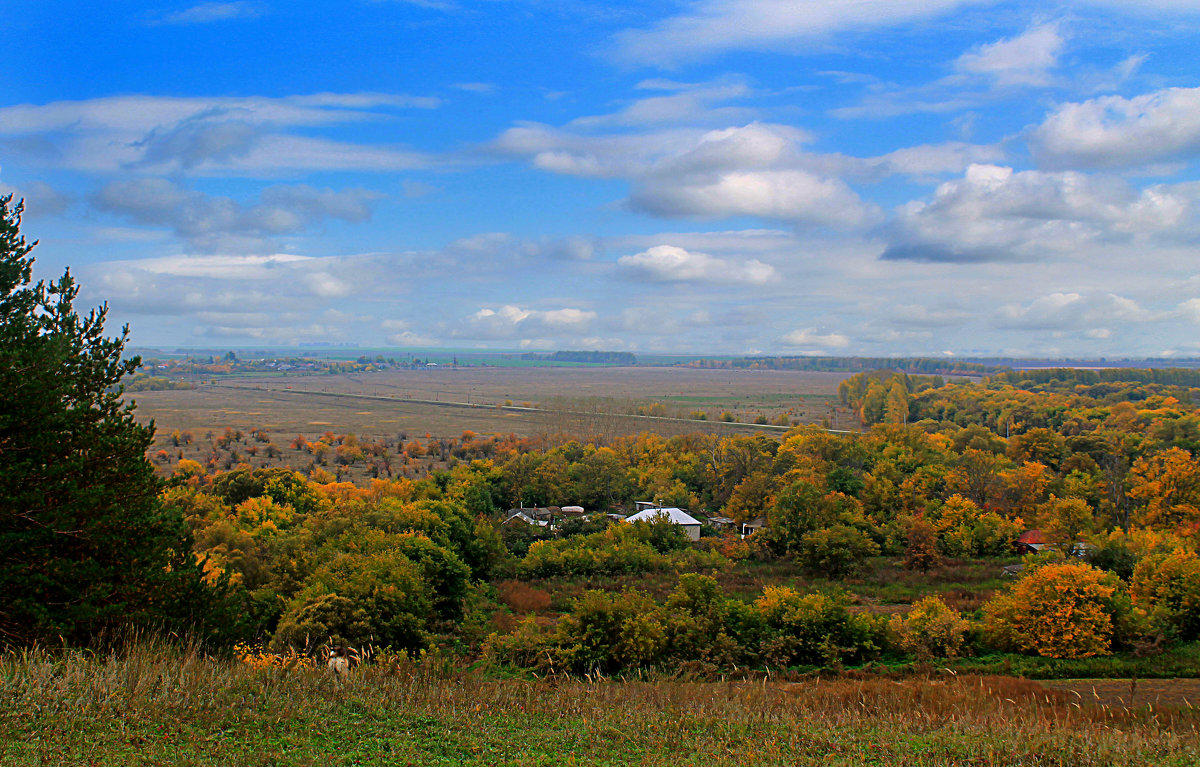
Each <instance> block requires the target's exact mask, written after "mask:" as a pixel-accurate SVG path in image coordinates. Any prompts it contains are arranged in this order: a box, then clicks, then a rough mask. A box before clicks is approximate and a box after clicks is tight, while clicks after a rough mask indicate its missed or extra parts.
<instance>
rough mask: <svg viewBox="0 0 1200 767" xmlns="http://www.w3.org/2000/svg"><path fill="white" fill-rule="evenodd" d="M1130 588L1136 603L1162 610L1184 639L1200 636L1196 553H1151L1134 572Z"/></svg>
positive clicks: (1199, 566)
mask: <svg viewBox="0 0 1200 767" xmlns="http://www.w3.org/2000/svg"><path fill="white" fill-rule="evenodd" d="M1130 591H1131V593H1132V596H1133V600H1134V603H1135V604H1138V605H1139V606H1143V607H1153V608H1157V609H1159V610H1162V611H1163V612H1164V613H1165V616H1164V617H1165V618H1166V620H1167V621H1168V622H1169V623H1170V624H1171V626H1173V627H1174V628H1175V629H1176V630H1177V631H1178V632H1179V635H1180V638H1181V639H1184V640H1192V639H1196V638H1198V637H1200V557H1197V556H1196V554H1195V553H1193V552H1191V551H1188V550H1186V549H1177V550H1176V551H1173V552H1171V553H1170V554H1151V555H1150V556H1148V557H1146V558H1145V559H1143V560H1142V561H1141V562H1139V563H1138V566H1137V568H1136V569H1135V570H1134V571H1133V582H1132V584H1131V587H1130Z"/></svg>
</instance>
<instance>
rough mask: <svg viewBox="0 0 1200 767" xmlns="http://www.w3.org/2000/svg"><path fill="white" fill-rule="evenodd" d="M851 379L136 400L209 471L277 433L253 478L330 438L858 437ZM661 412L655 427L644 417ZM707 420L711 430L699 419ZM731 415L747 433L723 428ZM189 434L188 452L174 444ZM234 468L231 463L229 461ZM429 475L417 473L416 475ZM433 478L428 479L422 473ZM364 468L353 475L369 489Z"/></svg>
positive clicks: (421, 384)
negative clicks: (227, 450)
mask: <svg viewBox="0 0 1200 767" xmlns="http://www.w3.org/2000/svg"><path fill="white" fill-rule="evenodd" d="M844 377H845V376H844V375H843V374H841V373H811V372H797V371H771V370H694V369H688V368H611V367H610V368H578V367H567V368H492V367H488V368H458V369H453V368H450V367H446V368H437V369H429V370H391V371H384V372H378V373H365V374H355V375H319V376H317V375H278V376H274V375H273V376H246V377H238V378H236V379H216V382H215V383H210V384H204V385H201V386H200V387H199V388H197V389H194V390H172V391H143V392H137V393H136V394H133V395H131V397H132V398H133V399H134V400H135V401H136V402H137V405H138V409H137V415H138V418H139V419H141V420H143V421H149V420H151V419H153V420H154V422H155V424H156V426H157V429H158V437H157V440H156V443H155V446H154V450H155V451H157V450H158V449H166V450H167V451H168V454H169V455H168V459H167V460H166V461H164V462H163V464H164V465H165V464H174V463H176V462H177V461H178V460H179V458H181V457H183V458H189V459H192V460H197V461H200V462H201V463H204V462H205V460H206V458H207V457H208V456H209V455H210V454H211V452H212V447H211V441H212V437H211V436H207V435H210V434H219V433H220V432H222V431H223V430H224V429H225V428H227V427H228V428H233V429H238V430H242V431H249V430H250V429H252V428H259V429H264V430H266V431H268V432H269V433H270V434H271V435H272V440H273V442H274V443H275V445H276V446H277V448H278V450H279V452H280V455H279V456H278V457H276V458H273V459H268V458H267V457H266V456H265V455H263V456H247V455H245V453H244V451H243V453H242V454H241V455H239V456H238V459H239V460H244V461H247V462H249V463H250V464H251V465H253V466H256V467H257V466H267V465H272V466H275V465H285V466H292V467H294V468H304V467H305V466H307V465H308V464H309V463H310V462H311V456H310V455H308V453H305V452H300V451H295V450H291V449H289V448H288V447H287V443H288V442H289V441H290V440H291V439H292V438H293V437H295V436H296V435H304V436H305V437H307V438H309V439H315V438H316V437H318V436H319V435H321V434H323V433H325V432H326V431H332V432H334V433H337V434H345V433H351V434H356V435H359V436H360V437H365V438H368V439H370V440H378V441H390V442H396V441H407V440H412V439H422V440H424V439H429V438H432V439H450V438H458V437H459V436H461V435H462V433H463V432H464V431H467V430H470V431H473V432H475V433H478V434H510V433H511V434H516V435H518V436H525V437H529V436H544V437H547V438H558V437H562V436H568V437H578V438H598V439H600V440H607V439H612V438H615V437H617V436H621V435H625V434H636V433H639V432H643V431H651V432H656V433H659V434H663V435H665V436H671V435H675V434H684V433H693V432H697V431H700V432H709V433H715V434H725V435H728V434H738V433H743V434H744V433H752V432H756V431H764V430H765V431H768V432H770V433H779V432H780V431H782V428H781V427H773V428H770V427H768V428H766V429H764V428H763V427H761V426H755V425H753V424H752V423H750V422H751V421H753V420H754V419H755V418H757V417H759V416H762V417H764V418H766V419H768V420H774V419H777V418H779V417H781V416H782V417H784V418H786V420H787V422H788V423H789V424H790V423H828V424H829V425H831V426H833V427H835V428H836V427H850V426H852V418H851V416H850V415H849V414H847V413H845V412H844V410H843V409H838V408H835V404H836V397H837V385H838V383H839V382H840V381H841V380H842V379H843V378H844ZM639 408H641V409H642V412H643V413H644V412H653V413H655V414H657V417H655V416H651V417H646V416H644V415H638V411H639ZM647 409H650V410H649V411H648V410H647ZM697 411H702V412H704V413H706V415H707V416H708V418H707V420H695V419H694V418H691V417H690V416H691V415H692V414H693V413H695V412H697ZM723 412H728V413H730V414H731V415H733V417H735V418H737V420H738V421H740V422H741V423H724V422H721V421H720V420H719V418H720V415H721V413H723ZM175 430H180V431H190V432H192V434H193V435H194V437H195V440H194V441H193V443H192V444H190V445H181V446H177V445H174V444H168V438H169V435H170V434H171V433H172V432H173V431H175ZM224 458H227V456H223V459H224ZM419 468H420V467H415V466H414V467H412V470H413V471H418V470H419ZM424 468H428V467H424ZM363 471H364V469H363V467H361V466H360V467H355V468H354V471H350V470H347V475H348V478H351V479H362V478H363V476H365V475H363Z"/></svg>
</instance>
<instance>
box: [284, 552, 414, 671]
mask: <svg viewBox="0 0 1200 767" xmlns="http://www.w3.org/2000/svg"><path fill="white" fill-rule="evenodd" d="M329 597H340V598H344V599H346V600H348V602H349V603H348V604H347V603H346V602H342V601H341V599H330V598H329ZM435 616H436V613H435V611H434V599H433V595H431V594H430V593H429V586H428V584H426V583H425V581H424V580H423V579H422V572H421V568H420V566H419V565H417V564H415V563H413V562H412V560H410V559H409V558H408V557H406V556H404V554H402V553H400V552H399V551H395V550H389V551H384V552H378V553H373V554H339V555H337V556H335V557H333V558H332V559H331V560H329V561H328V562H326V563H325V564H323V565H322V566H321V567H319V568H317V570H316V571H315V572H314V573H313V575H312V577H311V578H310V579H309V581H308V583H307V584H306V585H305V588H304V589H303V590H302V591H301V593H300V594H299V595H297V597H296V598H295V599H294V600H292V602H291V604H290V605H289V607H288V609H287V610H286V611H285V613H284V615H283V617H282V618H281V619H280V621H279V628H278V629H277V630H276V632H275V637H274V639H273V640H272V642H271V644H272V646H275V647H280V646H299V645H302V644H304V643H305V637H308V638H309V640H310V641H318V640H323V637H318V636H317V634H318V633H319V632H320V631H321V630H323V629H322V627H325V630H329V631H331V632H335V633H338V634H340V636H341V638H342V639H344V640H345V643H348V644H367V643H370V644H376V645H380V646H383V647H391V648H393V649H397V650H415V649H419V648H421V647H424V646H425V644H426V635H427V633H428V626H429V622H430V621H431V620H433V619H434V618H435Z"/></svg>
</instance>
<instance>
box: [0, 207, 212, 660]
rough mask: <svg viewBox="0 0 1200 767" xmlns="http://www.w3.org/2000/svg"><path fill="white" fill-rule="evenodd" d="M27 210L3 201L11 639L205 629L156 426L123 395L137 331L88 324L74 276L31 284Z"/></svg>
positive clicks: (5, 527) (1, 289)
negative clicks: (161, 474)
mask: <svg viewBox="0 0 1200 767" xmlns="http://www.w3.org/2000/svg"><path fill="white" fill-rule="evenodd" d="M22 207H23V206H22V203H20V202H18V203H16V204H15V205H14V204H13V203H12V196H11V195H9V196H6V197H0V392H3V394H2V395H0V396H2V400H0V403H2V404H0V588H2V589H3V591H2V594H3V598H2V599H0V643H6V644H7V643H26V642H30V641H39V640H47V641H58V638H59V637H61V638H62V639H63V640H66V641H68V642H73V643H85V642H87V641H89V640H90V639H91V638H92V637H94V636H96V635H97V634H98V633H99V632H101V631H104V630H106V629H111V628H114V627H116V626H121V625H129V624H134V625H160V626H164V625H165V626H170V627H182V626H184V625H187V624H191V625H196V624H199V623H203V622H205V621H204V619H203V613H204V612H205V611H206V610H207V609H208V608H207V605H206V596H207V595H206V593H205V592H206V591H207V587H206V586H205V585H204V583H203V581H202V579H201V577H200V572H199V568H198V565H197V563H196V562H195V558H194V556H193V555H192V553H191V547H190V537H189V535H188V532H187V529H186V527H185V526H184V524H183V521H182V518H181V517H180V515H179V514H178V513H174V512H172V511H171V510H169V509H165V508H164V507H163V506H162V504H161V503H160V501H159V498H158V481H157V479H156V478H155V476H154V472H153V468H152V466H151V464H150V462H149V461H148V460H147V459H146V455H145V452H146V449H147V448H148V447H149V446H150V443H151V441H152V440H153V436H154V427H153V424H150V425H148V426H145V425H141V424H139V423H138V422H137V421H136V420H135V418H134V406H133V405H132V404H126V403H125V402H124V401H123V400H122V396H121V395H122V389H121V383H120V382H121V378H122V377H123V376H124V375H126V374H128V373H131V372H133V371H134V370H136V369H137V367H138V366H139V365H140V360H139V359H137V358H136V357H135V358H131V359H123V356H122V355H123V353H124V348H125V342H126V339H127V338H128V327H126V328H124V329H123V330H122V333H121V335H120V336H118V337H116V338H106V337H105V335H104V322H105V318H106V314H107V305H104V306H101V307H100V308H98V309H95V310H92V311H90V312H89V313H88V314H86V315H80V314H79V313H78V312H77V311H76V310H75V308H74V306H73V302H74V300H75V298H76V297H77V295H78V293H79V288H78V286H77V285H76V283H75V280H74V279H73V278H72V277H71V274H70V271H69V270H68V271H67V272H66V273H64V275H63V277H62V278H61V279H60V280H58V281H56V282H50V283H49V284H47V283H45V282H43V281H39V282H37V283H33V282H32V273H33V258H32V257H31V256H30V255H29V253H30V251H32V250H33V247H34V246H35V245H36V244H37V243H36V242H33V243H27V242H26V241H25V238H24V237H23V236H22V235H21V233H20V223H21V212H22Z"/></svg>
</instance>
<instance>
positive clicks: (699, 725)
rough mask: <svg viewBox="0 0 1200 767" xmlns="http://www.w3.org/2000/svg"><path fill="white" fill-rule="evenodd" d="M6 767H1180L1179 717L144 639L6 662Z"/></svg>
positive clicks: (922, 684)
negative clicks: (343, 675) (316, 660)
mask: <svg viewBox="0 0 1200 767" xmlns="http://www.w3.org/2000/svg"><path fill="white" fill-rule="evenodd" d="M0 681H2V686H0V710H2V712H3V713H2V714H0V762H2V763H3V764H5V765H33V764H88V763H90V764H197V765H198V764H228V765H262V764H289V765H308V764H321V765H340V764H421V765H451V764H453V765H485V764H486V765H518V764H519V765H531V764H532V765H559V764H572V763H574V764H596V765H625V764H641V765H668V764H669V765H697V766H700V765H722V766H723V765H782V764H842V765H862V764H874V765H905V767H919V766H921V765H967V764H975V765H1000V764H1014V765H1016V764H1030V765H1034V764H1037V765H1118V764H1119V765H1194V764H1196V763H1198V761H1200V749H1198V743H1197V737H1196V732H1195V725H1196V722H1197V717H1196V715H1195V713H1194V712H1192V711H1191V710H1189V709H1187V708H1170V707H1168V708H1162V709H1158V708H1155V709H1154V710H1153V711H1150V710H1149V709H1114V708H1113V707H1102V706H1092V705H1087V704H1086V703H1082V704H1081V703H1080V702H1078V701H1077V700H1076V698H1075V696H1074V695H1073V694H1071V693H1069V692H1053V691H1047V690H1046V689H1045V688H1043V687H1041V686H1040V685H1037V684H1035V683H1032V682H1027V681H1023V680H1012V679H1006V678H996V677H984V678H980V677H970V678H956V677H952V676H947V677H944V678H938V679H909V680H904V681H890V680H883V679H866V680H855V679H846V678H839V679H830V680H826V679H813V680H808V681H805V682H800V683H791V684H781V683H774V682H771V681H769V680H764V681H760V682H725V683H689V682H679V681H669V680H657V681H650V680H631V681H625V682H615V681H610V680H603V679H585V680H568V679H550V680H524V679H510V680H499V679H496V678H495V677H494V676H493V675H488V674H485V673H481V672H475V673H454V672H453V671H452V670H450V669H448V668H447V666H445V665H444V664H441V663H435V662H426V663H404V662H401V663H393V664H379V665H375V666H364V667H362V668H360V669H358V670H357V671H356V672H355V673H354V674H353V676H352V678H351V680H350V681H349V682H348V683H347V684H345V685H340V686H339V685H336V684H335V683H334V682H333V680H331V679H330V678H329V676H328V675H327V674H325V673H322V672H321V671H320V670H305V669H290V670H288V669H282V668H272V667H268V668H259V669H255V668H252V667H251V666H249V665H246V664H241V663H237V662H234V661H223V660H214V659H211V658H206V657H203V656H202V655H200V654H198V653H196V652H195V651H194V650H189V651H183V652H178V651H176V650H174V649H172V648H170V647H167V646H164V645H161V644H155V643H142V644H140V645H137V646H135V647H133V648H132V649H130V650H128V651H121V652H114V653H112V654H109V655H104V656H95V655H90V654H87V653H73V654H68V655H66V656H61V657H60V656H52V655H49V654H46V653H43V652H36V651H35V652H24V653H10V654H8V655H6V656H5V657H4V658H3V661H2V662H0Z"/></svg>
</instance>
